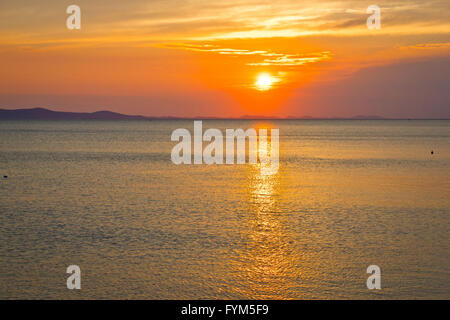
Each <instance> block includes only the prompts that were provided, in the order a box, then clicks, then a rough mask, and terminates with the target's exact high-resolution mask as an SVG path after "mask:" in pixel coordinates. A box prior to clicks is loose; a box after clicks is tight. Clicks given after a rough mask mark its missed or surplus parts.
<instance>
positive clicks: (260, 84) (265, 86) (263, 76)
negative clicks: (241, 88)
mask: <svg viewBox="0 0 450 320" xmlns="http://www.w3.org/2000/svg"><path fill="white" fill-rule="evenodd" d="M275 82H277V79H276V78H274V77H273V76H271V75H270V74H268V73H260V74H258V76H257V78H256V81H255V88H256V89H258V90H259V91H266V90H269V89H271V88H272V87H273V84H274V83H275Z"/></svg>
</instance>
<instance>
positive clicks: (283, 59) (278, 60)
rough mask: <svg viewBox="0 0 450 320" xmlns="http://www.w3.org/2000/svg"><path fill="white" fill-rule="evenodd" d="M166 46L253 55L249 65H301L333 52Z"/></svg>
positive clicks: (327, 56) (189, 45)
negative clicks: (305, 52) (308, 52)
mask: <svg viewBox="0 0 450 320" xmlns="http://www.w3.org/2000/svg"><path fill="white" fill-rule="evenodd" d="M163 46H164V47H166V48H172V49H182V50H190V51H197V52H209V53H216V54H221V55H229V56H253V57H254V60H257V61H254V62H247V63H246V65H249V66H301V65H304V64H307V63H313V62H318V61H321V60H325V59H329V58H330V56H331V53H330V52H328V51H324V52H319V53H311V54H286V53H279V52H273V51H269V50H247V49H232V48H221V47H219V46H217V45H212V44H201V45H199V44H184V43H175V44H164V45H163Z"/></svg>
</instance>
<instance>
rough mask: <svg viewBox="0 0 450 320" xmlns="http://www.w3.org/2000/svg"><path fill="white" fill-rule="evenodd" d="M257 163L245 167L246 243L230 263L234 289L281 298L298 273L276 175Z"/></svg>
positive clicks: (259, 296)
mask: <svg viewBox="0 0 450 320" xmlns="http://www.w3.org/2000/svg"><path fill="white" fill-rule="evenodd" d="M261 165H264V164H258V165H253V166H249V172H248V205H249V212H248V214H247V215H245V217H244V221H242V223H243V234H242V237H243V238H244V239H245V243H246V245H245V246H244V247H243V248H242V249H241V250H240V252H239V255H238V257H237V261H234V264H233V267H234V268H235V269H236V270H234V271H235V274H236V275H238V277H240V279H239V281H237V284H236V287H235V290H236V293H237V295H238V296H239V297H242V298H251V299H277V298H278V299H279V298H284V299H285V298H286V297H289V296H292V292H294V291H293V290H292V287H293V286H295V285H296V284H297V283H298V282H297V280H298V278H299V277H300V274H298V272H296V270H298V268H295V267H294V266H295V265H296V264H297V263H296V261H295V254H294V250H293V247H292V243H293V241H292V239H290V236H289V230H288V229H287V228H286V224H287V221H286V218H285V217H284V214H283V212H282V210H281V208H280V207H279V201H278V200H279V197H280V192H281V190H280V174H279V173H276V174H273V175H265V174H263V173H262V170H261V168H260V166H261ZM292 298H295V297H292Z"/></svg>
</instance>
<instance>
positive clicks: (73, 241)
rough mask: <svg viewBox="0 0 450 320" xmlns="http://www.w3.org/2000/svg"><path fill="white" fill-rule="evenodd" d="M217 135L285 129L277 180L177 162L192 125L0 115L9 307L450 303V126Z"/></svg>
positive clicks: (2, 254) (240, 169)
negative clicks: (181, 131) (55, 303)
mask: <svg viewBox="0 0 450 320" xmlns="http://www.w3.org/2000/svg"><path fill="white" fill-rule="evenodd" d="M203 125H204V127H205V128H219V129H221V130H225V128H243V129H247V128H250V127H254V128H258V127H261V126H269V127H273V128H279V129H280V168H279V171H278V173H277V174H274V175H262V174H261V171H260V170H259V168H258V165H250V164H245V165H212V166H207V165H179V166H177V165H174V164H173V163H172V162H171V160H170V152H171V149H172V147H173V146H174V145H175V143H174V142H171V141H170V136H171V133H172V131H173V130H174V129H176V128H187V129H189V130H191V131H192V128H193V122H192V121H181V120H180V121H59V122H56V121H28V122H21V121H0V174H1V176H3V175H7V176H8V178H7V179H5V178H2V179H0V298H24V299H34V298H44V299H54V298H63V299H71V298H76V299H79V298H81V299H87V298H102V299H103V298H113V299H116V298H126V299H129V298H144V299H147V298H148V299H215V298H224V299H241V298H242V299H318V298H326V299H342V298H351V299H360V298H377V299H379V298H382V299H399V298H419V299H423V298H440V299H442V298H447V299H449V298H450V246H449V230H450V229H449V226H450V224H449V222H450V219H449V213H450V212H449V211H450V121H406V120H405V121H392V120H391V121H356V120H354V121H311V120H309V121H270V122H269V121H265V122H260V121H231V120H230V121H218V120H217V121H212V120H211V121H204V123H203ZM431 150H433V151H434V155H431ZM72 264H75V265H79V266H80V268H81V272H82V280H81V283H82V284H81V285H82V289H81V290H80V291H76V290H68V289H67V288H66V279H67V276H68V275H67V274H66V273H65V272H66V268H67V266H69V265H72ZM372 264H376V265H378V266H380V267H381V270H382V289H381V290H373V291H370V290H368V289H367V287H366V279H367V277H368V274H366V268H367V267H368V266H369V265H372ZM375 291H376V292H375Z"/></svg>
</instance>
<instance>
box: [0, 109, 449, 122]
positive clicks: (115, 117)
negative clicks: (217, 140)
mask: <svg viewBox="0 0 450 320" xmlns="http://www.w3.org/2000/svg"><path fill="white" fill-rule="evenodd" d="M33 111H34V112H47V115H49V113H50V114H53V115H55V114H59V115H67V116H68V115H73V116H74V117H76V116H78V117H81V118H78V119H77V118H72V119H48V120H450V118H414V117H405V118H393V117H384V116H379V115H355V116H350V117H314V116H308V115H303V116H284V117H283V116H263V115H241V116H236V117H220V116H195V117H187V116H169V115H166V116H144V115H129V114H124V113H118V112H114V111H110V110H98V111H93V112H73V111H56V110H51V109H48V108H42V107H36V108H19V109H1V108H0V120H20V119H19V118H20V115H19V114H16V115H14V116H16V118H12V119H3V117H2V115H4V114H5V113H6V114H11V113H17V112H28V114H27V115H25V116H28V117H29V116H32V114H30V113H29V112H33ZM96 115H104V116H105V117H104V118H95V116H96ZM22 116H24V115H22ZM35 116H36V117H39V116H41V117H43V116H45V115H44V114H40V115H38V114H35ZM83 116H87V117H88V118H82V117H83ZM89 116H94V117H89ZM107 116H110V117H111V118H107ZM23 120H26V119H23ZM28 120H32V119H29V118H28ZM36 120H38V119H36ZM42 120H45V119H42Z"/></svg>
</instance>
